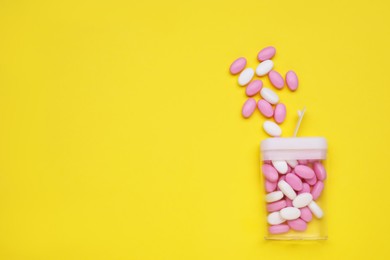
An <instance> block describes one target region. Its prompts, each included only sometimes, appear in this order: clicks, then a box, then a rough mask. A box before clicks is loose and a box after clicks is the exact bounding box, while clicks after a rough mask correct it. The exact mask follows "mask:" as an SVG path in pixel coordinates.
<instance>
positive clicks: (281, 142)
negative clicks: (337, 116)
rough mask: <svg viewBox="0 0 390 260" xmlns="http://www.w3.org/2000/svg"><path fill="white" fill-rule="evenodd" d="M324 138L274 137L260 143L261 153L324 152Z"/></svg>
mask: <svg viewBox="0 0 390 260" xmlns="http://www.w3.org/2000/svg"><path fill="white" fill-rule="evenodd" d="M327 148H328V145H327V142H326V139H325V138H324V137H275V138H267V139H265V140H263V141H262V142H261V143H260V149H261V151H262V152H265V151H271V150H316V149H319V150H326V149H327Z"/></svg>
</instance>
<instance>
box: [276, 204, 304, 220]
mask: <svg viewBox="0 0 390 260" xmlns="http://www.w3.org/2000/svg"><path fill="white" fill-rule="evenodd" d="M280 216H281V217H282V218H283V219H285V220H294V219H297V218H299V217H300V216H301V211H300V210H299V209H297V208H294V207H286V208H284V209H281V210H280Z"/></svg>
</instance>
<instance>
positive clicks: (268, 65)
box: [256, 60, 274, 76]
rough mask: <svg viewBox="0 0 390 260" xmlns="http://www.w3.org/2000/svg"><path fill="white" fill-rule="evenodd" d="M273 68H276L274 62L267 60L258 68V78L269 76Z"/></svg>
mask: <svg viewBox="0 0 390 260" xmlns="http://www.w3.org/2000/svg"><path fill="white" fill-rule="evenodd" d="M273 67H274V62H273V61H272V60H265V61H263V62H261V63H260V64H259V65H258V66H257V68H256V75H257V76H264V75H267V74H268V72H270V71H271V70H272V68H273Z"/></svg>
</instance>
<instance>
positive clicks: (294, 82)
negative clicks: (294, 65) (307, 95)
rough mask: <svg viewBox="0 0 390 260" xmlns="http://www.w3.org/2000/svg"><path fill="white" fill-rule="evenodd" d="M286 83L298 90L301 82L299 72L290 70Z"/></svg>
mask: <svg viewBox="0 0 390 260" xmlns="http://www.w3.org/2000/svg"><path fill="white" fill-rule="evenodd" d="M286 84H287V87H288V88H289V89H290V90H291V91H295V90H297V88H298V85H299V82H298V77H297V74H295V72H294V71H292V70H290V71H288V72H287V73H286Z"/></svg>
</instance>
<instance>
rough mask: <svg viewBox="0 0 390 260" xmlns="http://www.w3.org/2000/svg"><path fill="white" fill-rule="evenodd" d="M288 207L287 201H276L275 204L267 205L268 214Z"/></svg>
mask: <svg viewBox="0 0 390 260" xmlns="http://www.w3.org/2000/svg"><path fill="white" fill-rule="evenodd" d="M286 206H287V204H286V201H285V200H279V201H275V202H272V203H268V204H267V211H268V212H275V211H279V210H281V209H282V208H285V207H286Z"/></svg>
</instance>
